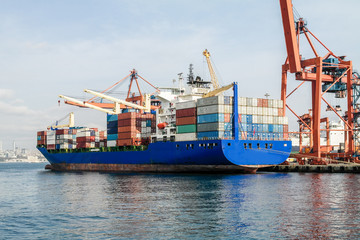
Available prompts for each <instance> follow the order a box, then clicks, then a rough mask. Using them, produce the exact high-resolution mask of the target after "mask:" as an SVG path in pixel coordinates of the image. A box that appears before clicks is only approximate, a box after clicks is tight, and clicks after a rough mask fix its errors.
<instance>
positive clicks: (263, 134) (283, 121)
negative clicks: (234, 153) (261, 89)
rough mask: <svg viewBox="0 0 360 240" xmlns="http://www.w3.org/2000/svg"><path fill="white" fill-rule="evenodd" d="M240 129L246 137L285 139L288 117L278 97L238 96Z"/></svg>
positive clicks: (286, 136)
mask: <svg viewBox="0 0 360 240" xmlns="http://www.w3.org/2000/svg"><path fill="white" fill-rule="evenodd" d="M238 100H239V114H240V115H241V124H240V126H239V127H240V130H241V131H242V133H243V134H242V138H243V139H244V138H247V139H275V140H276V139H287V138H288V137H289V136H288V119H287V117H284V116H283V102H282V101H281V100H278V99H261V98H245V97H239V98H238Z"/></svg>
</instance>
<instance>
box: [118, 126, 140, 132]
mask: <svg viewBox="0 0 360 240" xmlns="http://www.w3.org/2000/svg"><path fill="white" fill-rule="evenodd" d="M135 131H137V128H136V126H124V127H118V133H123V132H135Z"/></svg>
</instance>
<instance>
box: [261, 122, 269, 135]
mask: <svg viewBox="0 0 360 240" xmlns="http://www.w3.org/2000/svg"><path fill="white" fill-rule="evenodd" d="M262 129H263V130H262V131H263V132H265V133H266V132H269V125H268V124H262Z"/></svg>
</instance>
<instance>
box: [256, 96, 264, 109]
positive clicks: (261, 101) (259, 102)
mask: <svg viewBox="0 0 360 240" xmlns="http://www.w3.org/2000/svg"><path fill="white" fill-rule="evenodd" d="M257 106H258V107H262V106H263V99H261V98H258V102H257Z"/></svg>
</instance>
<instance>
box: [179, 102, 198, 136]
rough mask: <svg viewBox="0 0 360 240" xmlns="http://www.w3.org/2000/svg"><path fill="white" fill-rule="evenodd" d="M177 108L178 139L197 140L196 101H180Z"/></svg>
mask: <svg viewBox="0 0 360 240" xmlns="http://www.w3.org/2000/svg"><path fill="white" fill-rule="evenodd" d="M175 108H176V141H191V140H196V102H195V101H187V102H179V103H176V105H175Z"/></svg>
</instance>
